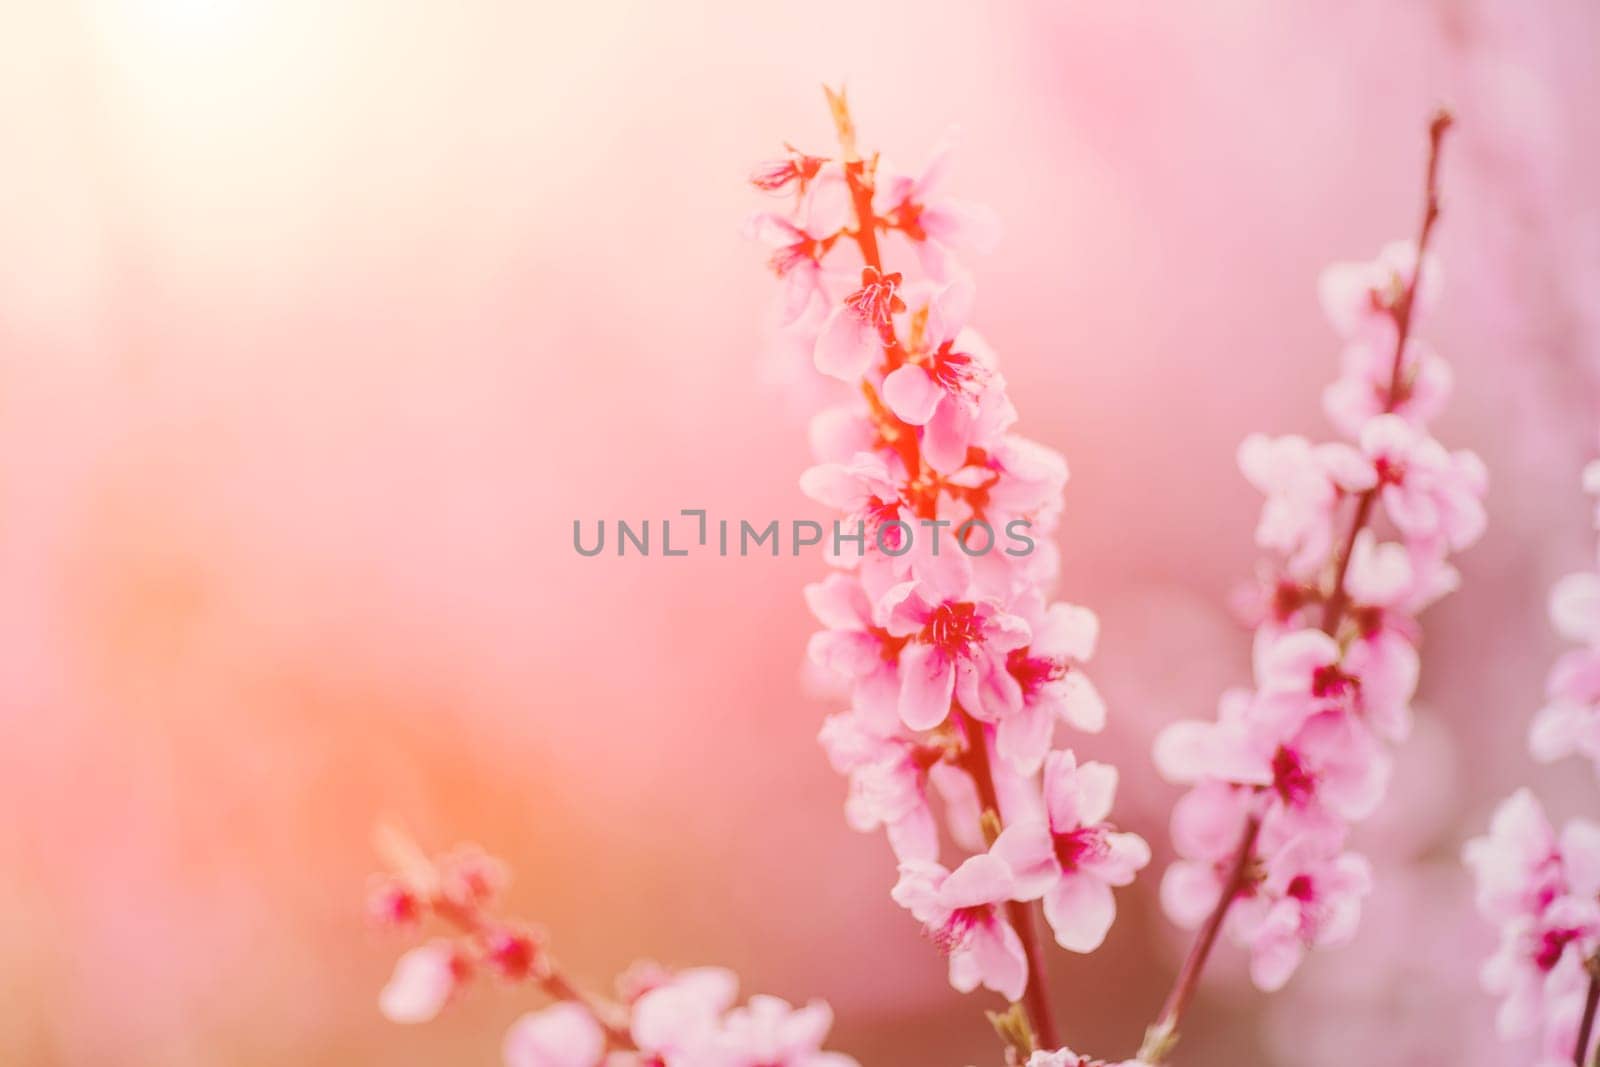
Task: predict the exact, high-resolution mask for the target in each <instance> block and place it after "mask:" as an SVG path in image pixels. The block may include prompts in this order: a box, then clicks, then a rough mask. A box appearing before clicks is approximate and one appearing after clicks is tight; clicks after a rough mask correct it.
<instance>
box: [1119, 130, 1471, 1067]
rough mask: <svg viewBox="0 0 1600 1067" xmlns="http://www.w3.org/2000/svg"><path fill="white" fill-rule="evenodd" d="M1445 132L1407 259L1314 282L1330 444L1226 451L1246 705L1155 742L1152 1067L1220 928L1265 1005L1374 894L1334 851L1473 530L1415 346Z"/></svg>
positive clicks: (1369, 794) (1402, 726)
mask: <svg viewBox="0 0 1600 1067" xmlns="http://www.w3.org/2000/svg"><path fill="white" fill-rule="evenodd" d="M1447 127H1448V117H1447V116H1444V115H1442V114H1441V115H1440V116H1439V117H1438V118H1437V119H1436V120H1435V122H1434V124H1433V126H1432V129H1431V139H1430V145H1431V152H1430V159H1429V166H1428V175H1427V186H1426V204H1425V209H1424V219H1423V225H1422V230H1421V235H1420V237H1419V238H1418V240H1417V242H1415V243H1411V242H1404V243H1396V244H1392V245H1389V246H1388V247H1386V248H1384V249H1383V250H1382V252H1380V254H1379V255H1378V257H1377V258H1376V259H1375V260H1373V261H1372V262H1368V263H1342V264H1336V265H1334V266H1332V267H1330V268H1329V269H1328V270H1327V271H1325V272H1324V274H1323V277H1322V280H1321V286H1320V288H1321V297H1322V304H1323V308H1324V310H1325V311H1326V313H1327V315H1328V318H1329V319H1330V321H1331V322H1332V324H1333V326H1334V328H1335V330H1336V331H1337V332H1338V334H1339V335H1340V337H1341V339H1342V341H1343V343H1344V356H1343V361H1342V362H1343V367H1342V373H1341V374H1340V376H1339V378H1338V380H1337V381H1335V382H1334V383H1333V384H1332V385H1331V386H1329V387H1328V388H1327V390H1326V391H1325V392H1324V394H1323V402H1324V408H1325V410H1326V412H1327V414H1328V416H1329V418H1330V420H1331V421H1332V422H1333V423H1334V425H1335V426H1336V427H1337V429H1338V430H1339V431H1340V432H1341V434H1342V435H1343V437H1344V438H1345V439H1344V440H1340V441H1334V442H1329V443H1322V444H1313V443H1312V442H1310V441H1308V440H1306V439H1305V438H1303V437H1298V436H1285V437H1277V438H1269V437H1266V436H1263V435H1254V436H1252V437H1250V438H1249V439H1247V440H1246V441H1245V442H1244V444H1243V445H1242V446H1241V447H1240V450H1239V464H1240V466H1241V468H1242V469H1243V471H1244V475H1245V477H1246V478H1247V479H1248V480H1249V481H1250V482H1251V484H1252V485H1254V486H1255V487H1256V488H1257V489H1259V490H1261V492H1262V493H1263V494H1264V495H1265V497H1266V501H1265V504H1264V506H1263V508H1262V513H1261V520H1260V523H1259V525H1258V526H1257V528H1256V541H1257V544H1258V545H1259V546H1260V547H1262V548H1264V549H1267V550H1269V551H1271V552H1272V553H1274V556H1275V559H1276V563H1275V565H1274V566H1273V567H1272V568H1271V569H1270V573H1269V576H1268V577H1267V578H1266V579H1265V580H1264V581H1262V582H1261V583H1260V585H1259V587H1258V588H1257V589H1255V590H1254V592H1253V594H1252V595H1251V596H1250V597H1249V598H1248V601H1249V603H1250V604H1251V606H1252V611H1251V620H1250V621H1251V622H1252V623H1253V624H1254V625H1255V637H1254V655H1253V661H1254V685H1253V687H1251V688H1248V689H1238V690H1233V691H1229V692H1227V693H1225V694H1223V696H1222V699H1221V703H1220V707H1219V710H1218V715H1217V718H1216V720H1214V721H1210V722H1180V723H1177V724H1174V725H1172V726H1170V727H1168V728H1167V729H1166V730H1165V731H1164V732H1163V733H1162V734H1161V735H1160V737H1158V739H1157V742H1156V746H1155V758H1156V762H1157V765H1158V767H1159V768H1160V770H1161V772H1162V773H1163V775H1164V776H1165V777H1167V778H1168V779H1169V780H1171V781H1173V782H1176V783H1179V784H1183V785H1187V786H1190V787H1191V789H1190V791H1189V792H1188V793H1187V794H1186V795H1185V796H1184V797H1183V798H1182V799H1181V800H1180V801H1179V803H1178V805H1177V807H1176V808H1175V810H1174V812H1173V816H1172V835H1173V843H1174V847H1175V848H1176V850H1177V852H1178V854H1179V856H1180V857H1181V858H1180V860H1179V861H1178V862H1176V863H1174V864H1172V866H1170V867H1169V868H1168V869H1167V872H1166V874H1165V877H1164V879H1163V882H1162V887H1161V888H1162V893H1161V895H1162V903H1163V906H1164V908H1165V910H1166V911H1167V913H1168V915H1169V917H1171V918H1172V919H1173V920H1174V921H1175V922H1177V923H1179V924H1180V925H1182V926H1186V927H1199V928H1200V936H1199V938H1198V939H1197V941H1196V945H1195V949H1194V951H1193V952H1191V954H1190V957H1189V959H1188V961H1187V962H1186V963H1185V966H1184V969H1183V971H1182V972H1181V973H1180V976H1179V980H1178V984H1177V987H1176V988H1175V989H1174V990H1173V994H1172V997H1171V998H1170V999H1169V1000H1168V1003H1167V1005H1166V1008H1165V1009H1164V1011H1163V1013H1162V1016H1161V1017H1160V1019H1159V1020H1158V1022H1157V1024H1156V1025H1155V1026H1154V1027H1152V1029H1151V1033H1150V1035H1149V1039H1148V1041H1147V1044H1146V1047H1145V1052H1144V1057H1145V1058H1146V1059H1148V1060H1150V1061H1152V1062H1154V1061H1159V1060H1160V1059H1161V1058H1162V1057H1163V1056H1164V1055H1165V1053H1166V1050H1167V1049H1168V1048H1170V1046H1171V1043H1172V1041H1173V1040H1174V1039H1175V1035H1176V1032H1177V1024H1178V1021H1179V1018H1180V1017H1181V1015H1182V1013H1183V1011H1184V1009H1185V1006H1186V1005H1187V1003H1188V1000H1189V997H1190V996H1191V995H1192V993H1193V990H1194V985H1195V982H1196V981H1197V979H1198V975H1199V973H1200V969H1201V968H1202V967H1203V966H1204V963H1205V959H1206V956H1207V954H1208V953H1209V951H1210V949H1211V947H1212V944H1213V942H1214V940H1215V938H1216V937H1217V935H1218V933H1219V930H1226V932H1227V933H1228V934H1229V935H1230V937H1231V938H1232V939H1233V940H1234V941H1236V942H1237V943H1239V944H1241V945H1244V946H1247V947H1248V949H1249V951H1250V956H1251V959H1250V973H1251V976H1252V978H1253V979H1254V981H1255V983H1256V985H1257V986H1259V987H1260V988H1262V989H1264V990H1273V989H1277V988H1279V987H1281V986H1282V985H1283V984H1284V983H1285V982H1286V981H1287V980H1288V979H1289V977H1290V975H1291V974H1292V973H1293V972H1294V970H1295V969H1296V967H1297V966H1298V965H1299V964H1300V962H1301V960H1302V959H1303V958H1304V956H1305V955H1306V953H1307V951H1308V950H1309V949H1311V948H1313V947H1316V946H1319V945H1332V944H1336V943H1339V942H1343V941H1345V940H1347V939H1348V938H1349V937H1350V936H1351V935H1352V934H1353V933H1354V930H1355V927H1356V925H1357V922H1358V920H1359V916H1360V908H1361V900H1362V898H1363V896H1364V895H1365V894H1366V893H1367V892H1368V890H1369V888H1370V886H1371V881H1372V875H1371V870H1370V867H1369V865H1368V863H1367V861H1366V860H1365V859H1364V858H1363V857H1362V856H1360V855H1358V854H1356V853H1354V852H1352V851H1350V850H1349V849H1348V848H1347V847H1346V842H1347V837H1348V834H1349V832H1350V829H1351V825H1352V824H1353V823H1355V822H1357V821H1359V820H1361V819H1363V818H1365V817H1366V816H1367V815H1369V814H1370V813H1371V812H1372V811H1373V810H1374V808H1376V807H1377V805H1378V804H1379V802H1380V801H1381V799H1382V797H1383V795H1384V792H1385V789H1386V786H1387V781H1388V777H1389V770H1390V762H1391V761H1390V756H1389V754H1388V751H1387V746H1389V745H1393V744H1397V743H1399V742H1401V741H1404V740H1405V738H1406V736H1407V734H1408V733H1409V732H1410V729H1411V699H1412V696H1413V694H1414V692H1415V690H1416V685H1417V677H1418V669H1419V660H1418V655H1417V640H1418V636H1419V629H1418V626H1417V623H1416V616H1417V614H1418V613H1419V612H1420V611H1421V610H1422V609H1423V608H1425V607H1427V606H1428V605H1429V604H1431V603H1432V602H1433V601H1435V600H1437V599H1438V598H1439V597H1440V596H1442V595H1443V594H1445V593H1447V592H1449V591H1451V590H1453V589H1454V588H1455V587H1456V585H1457V581H1458V576H1457V573H1456V571H1455V569H1454V568H1453V567H1452V566H1451V564H1450V562H1449V560H1450V556H1451V554H1452V553H1454V552H1458V551H1460V550H1462V549H1464V548H1466V547H1467V546H1468V545H1470V544H1472V543H1473V542H1474V541H1476V540H1477V539H1478V537H1479V535H1480V534H1481V533H1482V531H1483V527H1484V510H1483V504H1482V498H1483V494H1484V491H1485V488H1486V484H1485V483H1486V476H1485V472H1484V467H1483V464H1482V463H1481V462H1480V461H1479V460H1478V458H1477V457H1476V456H1475V455H1473V454H1472V453H1470V452H1465V451H1459V452H1451V451H1448V450H1447V449H1446V448H1445V447H1444V446H1443V445H1441V444H1439V443H1438V442H1437V441H1436V440H1435V439H1434V438H1433V437H1432V436H1431V435H1430V434H1429V432H1428V422H1429V420H1430V419H1431V418H1432V417H1433V416H1434V415H1436V414H1437V413H1438V412H1439V411H1440V409H1441V408H1442V407H1443V405H1444V402H1445V399H1446V397H1447V394H1448V391H1449V387H1450V381H1451V376H1450V371H1449V367H1448V365H1447V364H1445V363H1444V361H1443V360H1442V359H1441V358H1440V357H1439V356H1438V355H1437V354H1436V353H1435V352H1434V351H1433V350H1432V349H1431V348H1430V347H1428V346H1427V345H1426V344H1425V343H1424V342H1423V341H1421V340H1419V339H1418V338H1417V337H1416V336H1414V329H1415V327H1416V325H1417V323H1418V321H1419V320H1420V318H1421V316H1422V315H1423V314H1424V313H1425V312H1426V311H1427V310H1428V308H1429V307H1430V306H1431V305H1432V304H1433V303H1434V302H1435V300H1436V298H1437V295H1438V290H1439V271H1438V265H1437V264H1436V263H1435V262H1434V261H1433V260H1432V258H1431V257H1430V256H1429V255H1428V254H1427V244H1428V239H1429V236H1430V234H1431V232H1432V229H1433V224H1434V221H1435V219H1436V218H1437V216H1438V197H1437V186H1436V171H1437V161H1438V150H1439V145H1440V141H1441V138H1442V136H1443V134H1444V132H1445V130H1446V128H1447ZM1385 525H1386V527H1387V531H1385V530H1384V529H1383V526H1385Z"/></svg>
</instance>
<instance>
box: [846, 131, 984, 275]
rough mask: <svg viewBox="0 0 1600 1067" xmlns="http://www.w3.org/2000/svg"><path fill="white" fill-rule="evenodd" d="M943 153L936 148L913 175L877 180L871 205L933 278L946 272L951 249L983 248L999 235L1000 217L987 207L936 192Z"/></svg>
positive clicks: (945, 155) (942, 169)
mask: <svg viewBox="0 0 1600 1067" xmlns="http://www.w3.org/2000/svg"><path fill="white" fill-rule="evenodd" d="M949 158H950V154H949V149H947V148H942V149H940V150H939V151H938V152H936V153H935V154H934V156H933V158H932V159H930V160H929V161H928V165H927V166H926V167H925V168H923V171H922V173H921V174H920V175H918V176H917V177H915V178H913V177H909V176H899V175H896V176H891V177H890V178H889V179H888V180H887V181H885V182H884V183H883V184H882V187H881V193H880V196H881V200H882V202H881V205H875V209H876V210H877V211H878V212H879V213H880V214H881V215H882V216H883V218H885V219H886V220H887V221H888V224H889V225H890V226H891V227H893V228H894V229H895V230H897V231H898V232H900V233H902V234H904V235H905V236H906V238H907V239H908V240H910V241H911V242H912V243H913V246H914V247H915V248H916V251H917V256H918V258H919V259H920V260H921V262H922V267H923V269H924V270H925V271H926V272H927V273H928V275H929V276H930V277H933V278H944V277H946V276H947V275H948V273H949V271H950V269H951V268H950V253H951V252H963V253H965V252H978V253H987V252H989V251H991V250H992V249H993V248H994V246H995V245H996V244H997V243H998V242H999V239H1000V221H999V219H998V217H997V216H996V215H995V214H994V212H993V211H992V210H990V209H989V208H988V207H986V206H983V205H980V204H968V203H965V202H964V201H960V200H956V199H954V198H951V197H946V196H941V195H940V192H939V189H940V186H942V185H943V184H944V176H945V172H946V170H947V169H948V167H949Z"/></svg>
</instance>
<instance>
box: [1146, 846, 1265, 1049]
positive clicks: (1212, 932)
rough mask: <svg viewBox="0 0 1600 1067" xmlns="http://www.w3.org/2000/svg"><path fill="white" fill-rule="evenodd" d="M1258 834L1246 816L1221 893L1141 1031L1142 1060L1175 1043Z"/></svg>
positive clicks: (1246, 873) (1242, 880)
mask: <svg viewBox="0 0 1600 1067" xmlns="http://www.w3.org/2000/svg"><path fill="white" fill-rule="evenodd" d="M1260 833H1261V820H1260V818H1258V817H1257V816H1255V815H1252V816H1250V821H1249V822H1248V823H1246V824H1245V828H1244V835H1243V836H1242V837H1241V838H1240V840H1239V847H1238V848H1237V849H1236V850H1235V851H1234V854H1233V864H1232V866H1231V867H1230V868H1229V869H1228V880H1227V881H1226V882H1224V883H1223V887H1222V895H1221V896H1219V897H1218V898H1217V903H1216V906H1215V907H1213V908H1212V909H1211V914H1209V915H1207V916H1206V921H1205V922H1204V923H1203V924H1202V925H1201V927H1200V932H1199V933H1198V934H1196V935H1195V939H1194V944H1193V945H1190V946H1189V955H1188V956H1186V957H1184V961H1183V966H1182V967H1180V968H1179V969H1178V978H1177V981H1175V982H1174V983H1173V985H1172V992H1170V993H1168V994H1167V1001H1166V1003H1165V1004H1163V1005H1162V1007H1161V1014H1160V1015H1159V1016H1157V1018H1156V1021H1155V1025H1153V1026H1151V1027H1150V1029H1149V1030H1148V1031H1146V1033H1145V1040H1144V1046H1143V1047H1142V1048H1141V1049H1140V1050H1139V1059H1140V1060H1141V1061H1142V1062H1144V1063H1160V1062H1161V1061H1162V1060H1163V1059H1165V1058H1166V1055H1167V1053H1168V1052H1170V1051H1171V1050H1172V1046H1173V1045H1174V1044H1176V1043H1177V1039H1178V1022H1179V1021H1180V1020H1181V1019H1182V1018H1183V1013H1184V1012H1185V1011H1186V1010H1188V1007H1189V1002H1190V1001H1191V1000H1193V999H1194V994H1195V990H1196V989H1197V988H1199V985H1200V975H1201V973H1202V972H1203V971H1204V970H1205V968H1206V961H1207V960H1209V959H1210V958H1211V950H1212V948H1213V947H1215V946H1216V943H1217V935H1219V934H1220V933H1221V932H1222V923H1223V920H1225V919H1226V918H1227V917H1228V909H1229V908H1231V907H1232V906H1233V902H1234V901H1235V900H1237V899H1238V898H1239V894H1240V893H1242V892H1243V891H1244V889H1245V886H1246V885H1247V884H1248V882H1249V880H1250V877H1251V875H1250V861H1251V858H1252V855H1253V853H1254V851H1255V846H1256V837H1257V836H1258V835H1259V834H1260Z"/></svg>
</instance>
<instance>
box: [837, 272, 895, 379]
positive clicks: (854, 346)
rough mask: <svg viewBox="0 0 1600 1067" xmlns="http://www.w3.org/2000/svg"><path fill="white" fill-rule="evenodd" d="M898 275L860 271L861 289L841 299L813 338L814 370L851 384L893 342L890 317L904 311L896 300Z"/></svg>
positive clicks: (892, 328)
mask: <svg viewBox="0 0 1600 1067" xmlns="http://www.w3.org/2000/svg"><path fill="white" fill-rule="evenodd" d="M901 280H902V279H901V276H900V275H899V274H881V273H879V272H878V270H877V268H875V267H871V266H868V267H863V268H862V270H861V288H859V289H857V290H856V291H855V292H853V293H851V294H850V295H849V296H847V297H845V299H844V302H843V303H841V304H839V305H838V306H837V307H835V308H834V309H833V311H832V312H831V313H830V314H829V315H828V319H827V321H826V322H824V323H823V326H822V333H821V334H819V335H818V336H817V350H816V362H817V369H818V370H819V371H821V372H822V373H823V374H826V375H829V376H830V377H834V378H839V379H842V380H843V381H847V382H855V381H857V380H858V379H860V378H861V377H862V376H863V375H865V374H866V373H867V369H868V368H869V367H871V366H872V363H873V361H874V360H875V359H877V358H878V356H879V355H880V354H881V353H882V352H883V348H884V346H885V344H887V343H891V342H893V340H894V316H895V315H896V314H897V313H899V312H902V311H904V310H905V309H906V304H905V301H904V300H902V299H901V298H900V291H899V290H900V282H901Z"/></svg>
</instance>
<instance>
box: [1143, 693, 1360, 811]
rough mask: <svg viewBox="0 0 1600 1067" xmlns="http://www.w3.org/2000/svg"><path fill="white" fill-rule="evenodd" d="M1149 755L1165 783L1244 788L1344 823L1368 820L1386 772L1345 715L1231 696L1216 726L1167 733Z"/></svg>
mask: <svg viewBox="0 0 1600 1067" xmlns="http://www.w3.org/2000/svg"><path fill="white" fill-rule="evenodd" d="M1155 756H1156V765H1157V766H1158V767H1159V768H1160V769H1161V772H1162V774H1163V775H1164V776H1165V777H1166V778H1167V779H1168V780H1169V781H1174V782H1178V783H1181V784H1195V783H1198V782H1201V781H1205V780H1208V779H1210V780H1216V781H1220V782H1227V783H1231V784H1235V785H1241V786H1249V787H1253V788H1256V789H1260V790H1264V791H1265V792H1266V793H1267V794H1268V796H1269V797H1270V798H1271V800H1272V801H1273V802H1274V803H1275V804H1278V805H1281V806H1282V807H1283V808H1284V809H1286V810H1288V811H1296V812H1304V811H1306V810H1308V809H1309V808H1311V807H1312V806H1313V805H1317V806H1325V807H1326V808H1327V809H1328V810H1329V811H1331V812H1333V813H1334V814H1336V815H1338V816H1339V817H1340V818H1343V819H1361V818H1365V817H1366V816H1367V815H1369V814H1371V812H1372V810H1373V809H1374V808H1375V807H1376V806H1377V804H1378V802H1379V800H1381V799H1382V796H1383V792H1384V788H1385V786H1386V785H1387V783H1388V777H1389V767H1390V761H1389V758H1388V756H1387V754H1386V753H1385V752H1384V751H1383V750H1382V748H1381V746H1379V745H1378V743H1377V740H1376V739H1375V738H1374V737H1373V736H1372V735H1371V733H1369V732H1368V731H1367V730H1366V729H1364V728H1363V727H1362V726H1361V724H1360V723H1359V722H1357V721H1356V720H1355V719H1353V718H1352V717H1351V716H1350V715H1348V714H1347V713H1345V712H1342V711H1338V710H1322V711H1313V712H1312V713H1310V714H1309V715H1304V714H1301V713H1299V712H1298V711H1296V710H1295V709H1293V708H1289V709H1288V710H1285V706H1284V705H1283V704H1282V703H1274V702H1271V701H1262V700H1258V699H1252V698H1251V697H1250V696H1249V695H1248V694H1239V693H1236V692H1235V693H1229V694H1226V695H1225V696H1224V699H1223V702H1222V706H1221V710H1220V713H1219V718H1218V721H1217V722H1215V723H1205V722H1183V723H1175V724H1173V725H1172V726H1169V727H1167V729H1166V730H1165V731H1163V732H1162V734H1161V736H1160V737H1158V738H1157V740H1156V751H1155Z"/></svg>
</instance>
